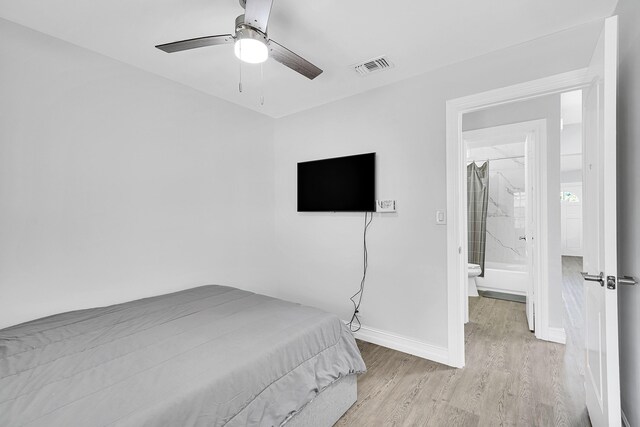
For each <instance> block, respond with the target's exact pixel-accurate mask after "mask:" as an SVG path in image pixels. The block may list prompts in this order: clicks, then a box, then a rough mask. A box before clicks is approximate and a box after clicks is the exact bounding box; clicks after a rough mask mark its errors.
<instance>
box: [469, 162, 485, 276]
mask: <svg viewBox="0 0 640 427" xmlns="http://www.w3.org/2000/svg"><path fill="white" fill-rule="evenodd" d="M488 205H489V162H485V163H484V164H483V165H482V166H480V167H478V165H476V164H475V162H472V163H470V164H469V165H468V166H467V232H468V246H469V263H471V264H478V265H479V266H480V267H481V268H482V274H480V277H484V254H485V247H486V238H487V207H488Z"/></svg>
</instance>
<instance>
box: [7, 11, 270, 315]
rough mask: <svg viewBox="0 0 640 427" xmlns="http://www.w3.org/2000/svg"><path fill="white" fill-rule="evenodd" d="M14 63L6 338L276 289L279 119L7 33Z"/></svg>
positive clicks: (42, 39)
mask: <svg viewBox="0 0 640 427" xmlns="http://www.w3.org/2000/svg"><path fill="white" fill-rule="evenodd" d="M0 63H1V64H2V65H1V66H0V93H1V94H2V95H1V96H0V328H2V327H4V326H9V325H11V324H15V323H17V322H21V321H26V320H29V319H32V318H36V317H41V316H44V315H48V314H52V313H57V312H60V311H65V310H71V309H77V308H85V307H90V306H95V305H104V304H108V303H114V302H119V301H125V300H130V299H133V298H138V297H144V296H148V295H153V294H158V293H162V292H165V291H173V290H178V289H181V288H187V287H191V286H195V285H201V284H208V283H220V284H228V285H235V286H238V287H243V288H249V289H253V290H258V291H263V292H267V291H268V289H269V288H268V287H267V285H268V284H269V283H268V282H269V279H268V277H269V273H270V272H271V271H272V270H271V269H270V267H271V259H270V258H269V255H270V253H269V251H267V250H265V242H271V241H272V240H273V227H274V225H273V157H272V155H273V148H272V140H271V137H272V133H273V127H272V125H273V122H272V120H271V119H268V118H266V117H264V116H261V115H259V114H256V113H253V112H250V111H249V110H246V109H243V108H240V107H237V106H234V105H232V104H230V103H227V102H224V101H221V100H218V99H216V98H213V97H211V96H208V95H204V94H201V93H199V92H196V91H194V90H193V89H189V88H187V87H185V86H182V85H179V84H176V83H173V82H170V81H168V80H165V79H163V78H160V77H157V76H154V75H152V74H149V73H146V72H143V71H140V70H138V69H136V68H133V67H130V66H128V65H124V64H122V63H120V62H117V61H115V60H112V59H109V58H106V57H104V56H100V55H98V54H95V53H92V52H90V51H87V50H85V49H82V48H78V47H76V46H73V45H71V44H68V43H65V42H62V41H60V40H57V39H54V38H51V37H49V36H46V35H43V34H41V33H37V32H34V31H32V30H29V29H27V28H25V27H21V26H18V25H16V24H13V23H10V22H8V21H4V20H0Z"/></svg>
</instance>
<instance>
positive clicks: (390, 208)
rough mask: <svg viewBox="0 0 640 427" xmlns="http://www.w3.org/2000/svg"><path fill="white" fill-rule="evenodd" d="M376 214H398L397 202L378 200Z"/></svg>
mask: <svg viewBox="0 0 640 427" xmlns="http://www.w3.org/2000/svg"><path fill="white" fill-rule="evenodd" d="M376 212H396V201H395V200H376Z"/></svg>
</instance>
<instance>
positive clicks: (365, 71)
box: [353, 56, 394, 76]
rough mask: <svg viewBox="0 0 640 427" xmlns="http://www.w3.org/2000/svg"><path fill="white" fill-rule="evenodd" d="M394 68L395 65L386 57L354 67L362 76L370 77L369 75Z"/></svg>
mask: <svg viewBox="0 0 640 427" xmlns="http://www.w3.org/2000/svg"><path fill="white" fill-rule="evenodd" d="M393 67H394V65H393V63H392V62H391V61H389V60H388V59H387V58H385V57H384V56H380V57H378V58H373V59H371V60H369V61H367V62H364V63H362V64H358V65H354V66H353V68H354V69H355V70H356V72H357V73H358V74H360V75H361V76H368V75H369V74H372V73H377V72H378V71H382V70H386V69H387V68H393Z"/></svg>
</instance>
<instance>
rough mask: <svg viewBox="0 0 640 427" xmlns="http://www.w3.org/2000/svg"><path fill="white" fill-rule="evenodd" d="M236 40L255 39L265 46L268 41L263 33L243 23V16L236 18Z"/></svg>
mask: <svg viewBox="0 0 640 427" xmlns="http://www.w3.org/2000/svg"><path fill="white" fill-rule="evenodd" d="M236 39H238V40H240V39H255V40H258V41H260V42H262V43H264V44H265V45H266V44H267V42H268V41H269V40H268V39H267V35H266V34H265V33H263V32H262V31H260V30H258V29H257V28H254V27H252V26H251V25H248V24H245V23H244V15H240V16H238V17H237V18H236Z"/></svg>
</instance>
